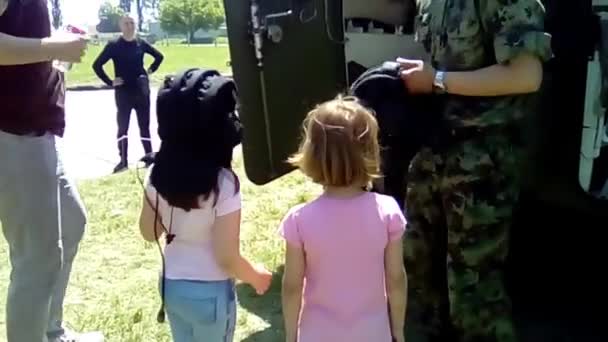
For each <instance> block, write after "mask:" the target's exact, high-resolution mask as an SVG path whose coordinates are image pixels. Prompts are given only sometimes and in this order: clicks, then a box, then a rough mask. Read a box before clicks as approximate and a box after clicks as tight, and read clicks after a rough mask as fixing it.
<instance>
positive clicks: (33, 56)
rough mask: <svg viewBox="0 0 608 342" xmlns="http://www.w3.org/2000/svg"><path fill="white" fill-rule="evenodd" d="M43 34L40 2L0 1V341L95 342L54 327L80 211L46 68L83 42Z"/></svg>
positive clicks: (60, 87)
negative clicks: (0, 252)
mask: <svg viewBox="0 0 608 342" xmlns="http://www.w3.org/2000/svg"><path fill="white" fill-rule="evenodd" d="M50 35H51V24H50V19H49V10H48V7H47V1H46V0H0V103H2V109H1V110H0V223H1V224H2V232H3V233H4V237H5V238H6V241H7V242H8V246H9V255H10V265H11V275H10V283H9V285H8V298H7V301H6V321H5V322H6V334H7V341H8V342H26V341H27V342H67V341H77V342H100V341H103V335H102V334H100V333H89V334H78V333H76V332H73V331H70V330H69V329H68V328H67V327H66V324H65V323H64V322H63V304H64V297H65V294H66V288H67V286H68V282H69V279H70V272H71V269H72V263H73V261H74V258H75V256H76V253H77V250H78V246H79V243H80V241H81V239H82V237H83V234H84V230H85V224H86V212H85V209H84V206H83V204H82V201H81V200H80V196H79V194H78V191H77V189H76V186H75V184H74V183H73V182H72V181H71V180H70V179H69V178H68V176H67V175H66V174H65V173H64V170H63V167H62V162H61V157H60V156H59V154H58V151H57V146H56V136H62V135H63V133H64V128H65V118H64V116H65V112H64V106H65V84H64V75H63V74H62V73H61V72H59V71H58V70H56V69H54V68H53V66H52V61H53V60H59V61H65V62H70V63H78V62H80V61H81V59H82V56H83V55H84V53H85V50H86V47H87V40H86V39H85V38H83V37H80V36H76V35H74V36H62V37H53V38H51V37H50ZM76 315H77V314H76Z"/></svg>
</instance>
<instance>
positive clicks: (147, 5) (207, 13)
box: [49, 0, 224, 40]
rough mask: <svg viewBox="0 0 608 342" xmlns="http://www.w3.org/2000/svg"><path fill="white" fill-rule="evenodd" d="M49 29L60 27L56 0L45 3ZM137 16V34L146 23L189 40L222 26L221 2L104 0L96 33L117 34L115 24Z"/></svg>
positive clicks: (58, 0) (202, 0) (117, 29)
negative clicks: (154, 22)
mask: <svg viewBox="0 0 608 342" xmlns="http://www.w3.org/2000/svg"><path fill="white" fill-rule="evenodd" d="M49 2H50V4H51V6H52V10H51V13H52V17H53V26H54V27H55V28H59V27H61V25H62V15H61V2H60V0H49ZM132 10H135V12H136V14H137V18H138V20H137V23H138V26H139V30H140V31H141V30H142V29H143V24H144V22H145V20H146V19H154V20H158V21H159V22H160V25H161V28H162V29H163V30H164V31H166V32H168V33H172V34H184V35H187V36H188V39H189V40H192V39H193V38H194V33H195V32H196V31H198V30H201V29H202V30H211V29H217V28H218V27H219V26H220V25H221V24H222V23H223V22H224V6H223V1H222V0H119V2H118V5H114V4H112V3H111V2H110V1H109V0H106V1H105V2H104V3H103V4H101V6H100V8H99V12H98V15H99V24H98V25H97V31H98V32H118V31H119V30H120V29H119V27H118V22H119V20H120V17H121V16H122V15H124V13H132Z"/></svg>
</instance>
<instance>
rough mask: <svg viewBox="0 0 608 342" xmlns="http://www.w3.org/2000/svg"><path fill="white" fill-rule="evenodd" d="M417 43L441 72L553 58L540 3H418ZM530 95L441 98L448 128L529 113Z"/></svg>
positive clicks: (419, 0)
mask: <svg viewBox="0 0 608 342" xmlns="http://www.w3.org/2000/svg"><path fill="white" fill-rule="evenodd" d="M417 5H418V12H417V16H416V21H415V24H416V40H417V41H418V42H420V43H422V45H423V46H424V48H425V50H426V51H427V53H428V54H429V55H430V60H431V63H432V64H433V66H434V67H435V68H436V69H438V70H444V71H469V70H476V69H480V68H483V67H487V66H490V65H493V64H497V63H505V62H507V61H508V60H509V59H511V58H512V57H514V56H515V55H516V54H518V53H519V52H522V51H527V52H531V53H533V54H535V55H537V56H538V57H539V58H540V59H541V60H542V61H543V62H545V61H547V60H548V59H550V58H551V57H552V51H551V36H550V35H549V34H548V33H546V32H544V19H545V9H544V7H543V5H542V4H541V3H540V2H539V0H417ZM529 99H530V95H515V96H500V97H465V96H457V95H446V99H445V100H446V102H445V107H444V113H443V114H444V118H445V119H446V120H447V121H448V124H449V125H450V126H451V127H462V126H477V127H486V126H493V125H502V124H506V123H510V122H513V121H514V120H518V119H521V118H522V117H523V116H524V115H525V114H526V111H530V110H531V108H530V104H529V103H530V102H529Z"/></svg>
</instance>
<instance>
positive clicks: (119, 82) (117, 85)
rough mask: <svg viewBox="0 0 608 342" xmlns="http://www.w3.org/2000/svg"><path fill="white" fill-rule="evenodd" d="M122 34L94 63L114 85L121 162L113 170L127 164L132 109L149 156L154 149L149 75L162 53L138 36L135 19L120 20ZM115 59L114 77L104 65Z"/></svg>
mask: <svg viewBox="0 0 608 342" xmlns="http://www.w3.org/2000/svg"><path fill="white" fill-rule="evenodd" d="M120 29H121V31H122V35H121V37H119V38H118V39H116V40H113V41H110V42H108V44H107V45H106V46H105V48H104V49H103V51H102V52H101V54H100V55H99V56H98V57H97V59H96V60H95V62H94V63H93V70H94V71H95V73H96V74H97V76H98V77H99V78H100V79H101V80H102V81H103V82H104V83H105V84H107V85H109V86H111V87H114V89H115V91H114V95H115V100H116V107H117V114H116V115H117V122H118V134H117V139H118V151H119V155H120V162H119V163H118V165H116V167H115V168H114V172H115V173H116V172H120V171H122V170H125V169H126V168H127V167H128V158H127V154H128V139H127V133H128V131H129V121H130V118H131V111H132V110H133V109H135V112H136V113H137V122H138V124H139V133H140V137H141V142H142V144H143V147H144V152H145V154H146V155H148V154H150V153H151V152H152V143H151V140H150V127H149V126H150V83H149V80H148V75H149V74H152V73H154V72H155V71H156V70H158V67H159V66H160V64H161V63H162V61H163V59H164V57H163V55H162V54H161V53H160V52H159V51H158V50H156V49H155V48H154V47H152V46H151V45H150V44H149V43H148V42H146V41H145V40H143V39H141V38H139V37H137V36H136V33H135V21H134V20H133V18H131V17H129V16H124V17H123V18H122V19H121V21H120ZM146 53H147V54H150V55H152V57H154V62H153V63H152V65H150V67H149V68H148V70H145V69H144V56H145V54H146ZM109 60H112V61H113V62H114V74H115V78H114V80H112V79H110V77H108V75H107V74H106V73H105V71H104V69H103V66H104V65H105V64H106V63H107V62H108V61H109Z"/></svg>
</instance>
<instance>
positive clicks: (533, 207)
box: [224, 0, 608, 342]
mask: <svg viewBox="0 0 608 342" xmlns="http://www.w3.org/2000/svg"><path fill="white" fill-rule="evenodd" d="M366 1H367V2H365V1H364V2H361V1H356V0H353V1H352V3H354V2H358V3H359V4H363V5H367V7H368V10H369V13H370V16H369V17H368V18H371V19H376V20H378V19H381V20H382V19H384V22H385V23H386V22H388V23H389V24H398V23H394V22H391V21H392V20H393V19H392V18H393V17H391V15H392V14H400V13H398V12H395V10H393V9H391V10H388V11H385V13H384V14H382V13H380V14H379V12H382V11H378V10H377V9H378V8H381V6H396V5H395V3H399V2H401V1H400V0H396V1H394V0H374V1H372V0H366ZM471 1H472V0H471ZM542 2H543V3H544V4H545V8H546V10H547V20H546V29H547V30H548V31H549V32H550V33H551V34H552V35H553V50H554V53H555V57H554V59H553V60H552V61H550V62H548V63H547V64H546V65H545V77H544V82H543V86H542V88H541V91H540V94H539V109H538V111H537V113H536V114H535V115H534V116H531V117H529V118H528V119H527V127H526V132H525V134H526V137H527V141H528V143H529V149H530V159H529V160H528V163H527V166H526V170H525V172H526V175H527V176H526V179H527V180H528V182H527V184H526V187H525V191H524V192H523V194H522V197H521V205H520V208H519V210H518V213H517V216H516V224H515V225H514V227H513V241H512V253H511V256H510V270H509V280H508V282H509V288H510V290H511V294H512V297H513V302H514V309H515V319H516V321H517V324H518V329H519V330H520V332H521V336H522V341H535V342H539V341H557V342H559V341H577V342H579V341H580V342H585V341H608V332H607V331H606V330H607V329H604V328H603V326H604V325H607V326H608V324H606V323H604V321H606V318H607V317H608V315H607V314H606V313H605V311H603V310H605V308H606V307H607V306H606V305H607V304H608V303H607V299H608V296H607V292H608V291H607V290H608V280H606V279H603V278H600V277H601V276H604V275H608V272H606V270H607V269H608V267H607V266H606V263H607V261H608V255H607V254H606V253H605V251H606V250H608V248H607V247H606V239H605V238H604V237H605V236H606V234H605V232H607V231H608V201H607V200H602V199H599V198H597V197H596V196H592V195H590V194H589V192H588V191H586V189H584V187H582V186H581V182H580V181H579V176H580V173H581V165H582V164H581V158H582V157H581V153H582V152H581V151H582V144H584V143H585V139H586V138H585V136H584V135H583V127H584V126H585V124H586V121H585V111H586V108H587V107H586V100H587V98H586V96H589V94H588V91H587V89H588V83H589V82H588V81H589V80H588V73H587V72H588V68H589V66H590V65H591V64H592V63H597V60H596V59H594V56H595V58H597V56H596V54H595V50H596V48H597V45H598V42H599V34H598V17H597V16H596V15H595V12H597V11H601V10H603V9H604V8H603V7H601V6H599V7H598V6H593V5H594V4H595V5H598V4H599V5H603V4H602V3H601V2H599V1H598V2H597V3H595V2H594V3H592V1H591V0H570V1H567V0H545V1H542ZM224 3H225V10H226V19H227V27H228V35H229V41H230V53H231V65H232V68H233V76H234V79H235V81H236V83H237V86H238V87H239V101H240V103H239V113H240V116H241V119H242V121H243V124H244V126H245V134H244V142H243V144H242V148H243V154H244V161H245V168H246V172H247V176H248V178H249V179H250V180H251V181H252V182H254V183H255V184H258V185H263V184H266V183H268V182H271V181H273V180H274V179H276V178H278V177H281V176H282V175H284V174H286V173H288V172H290V171H291V170H292V169H291V168H290V167H289V166H288V165H287V164H286V163H285V160H286V159H287V157H288V156H289V155H290V154H291V153H293V152H294V151H295V150H296V148H297V145H298V142H299V137H300V125H301V122H302V120H303V118H304V116H305V114H306V112H307V111H308V110H309V109H310V108H311V106H312V105H314V104H315V103H317V102H320V101H323V100H327V99H330V98H332V97H334V96H335V95H336V94H338V93H339V92H341V91H344V90H346V88H347V87H348V85H349V81H353V80H349V79H348V78H349V77H348V72H347V63H348V62H349V61H351V60H353V59H352V57H353V51H352V50H353V49H354V48H348V47H346V46H348V44H349V43H351V44H354V43H353V42H355V41H359V42H361V41H363V43H361V44H363V45H362V47H358V48H357V49H359V50H357V51H359V52H357V53H359V54H360V55H361V56H363V57H361V58H362V59H365V60H366V63H367V65H366V66H367V67H371V66H372V65H373V64H374V63H380V62H381V61H382V60H383V59H384V60H386V59H389V58H391V59H392V58H394V57H396V55H395V53H397V52H399V51H398V50H395V51H396V52H395V53H393V52H388V50H386V51H383V50H382V49H378V48H377V46H385V47H386V48H387V49H390V48H394V47H395V44H393V43H391V42H392V41H393V40H394V39H397V40H395V41H396V42H398V41H400V40H399V39H402V38H403V36H402V37H398V38H395V37H389V36H390V35H385V36H386V37H380V36H378V37H376V36H374V38H373V39H374V42H376V41H380V40H382V41H383V42H384V43H382V44H380V45H374V44H372V43H371V42H372V41H371V40H370V44H369V46H366V44H365V43H364V39H365V37H367V36H366V35H365V34H361V35H358V34H352V35H349V34H348V32H347V28H346V26H347V25H345V24H344V23H345V19H348V18H347V16H346V15H345V13H346V12H348V11H345V8H347V5H348V4H349V3H351V2H349V1H347V0H257V1H255V2H252V1H251V0H224ZM401 3H402V5H403V2H401ZM252 4H253V5H257V6H258V10H257V13H256V14H255V15H252ZM606 5H608V3H606ZM353 6H354V5H353ZM353 6H351V7H350V15H351V17H361V15H360V14H361V13H365V8H363V9H361V8H357V9H354V7H353ZM363 7H365V6H363ZM398 8H399V10H402V9H403V10H407V8H402V7H398ZM606 8H608V7H606ZM389 14H391V15H389ZM252 18H257V19H259V24H260V27H257V25H256V24H255V21H256V20H252ZM405 24H406V25H405V31H406V32H405V36H407V35H408V34H411V32H407V30H408V26H409V25H408V24H409V23H405ZM410 28H411V27H410ZM256 33H257V34H256ZM256 36H257V38H258V39H256ZM393 36H394V35H393ZM370 37H371V36H370ZM370 39H372V38H370ZM376 39H377V40H376ZM403 39H406V38H403ZM256 40H257V42H258V43H261V44H256ZM256 50H257V51H258V52H259V54H256ZM355 50H356V49H355ZM410 52H411V53H410ZM374 53H377V55H378V58H377V59H374V58H372V57H373V56H374V55H373V54H374ZM391 53H393V54H391ZM408 53H410V55H415V54H416V53H417V51H414V50H411V51H409V50H408ZM364 55H365V56H364ZM370 56H371V57H370ZM366 63H362V64H366ZM607 148H608V147H607ZM604 153H608V152H604ZM605 176H608V175H605ZM558 224H559V225H558ZM413 333H414V332H408V334H413ZM408 341H411V342H417V341H418V340H417V339H416V338H415V337H412V338H411V339H409V340H408Z"/></svg>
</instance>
